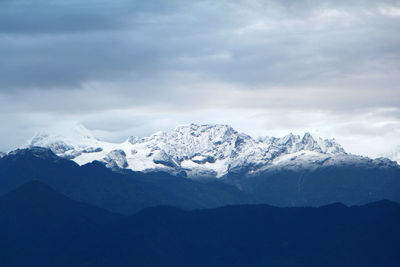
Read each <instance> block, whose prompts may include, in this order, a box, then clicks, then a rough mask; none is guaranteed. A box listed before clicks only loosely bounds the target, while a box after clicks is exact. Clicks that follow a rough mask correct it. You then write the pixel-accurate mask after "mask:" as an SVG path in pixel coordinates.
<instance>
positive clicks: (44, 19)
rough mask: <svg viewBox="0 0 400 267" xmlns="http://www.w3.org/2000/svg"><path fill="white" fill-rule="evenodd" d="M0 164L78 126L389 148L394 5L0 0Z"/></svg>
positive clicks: (397, 44) (396, 137) (361, 149)
mask: <svg viewBox="0 0 400 267" xmlns="http://www.w3.org/2000/svg"><path fill="white" fill-rule="evenodd" d="M0 122H1V124H0V151H1V150H3V151H6V150H9V149H12V148H15V147H17V146H20V145H22V144H24V143H25V142H26V140H27V139H28V138H30V137H31V136H32V135H33V134H34V133H35V132H37V131H39V130H42V129H46V128H54V127H67V126H68V125H71V124H74V123H81V124H83V125H84V126H86V127H87V128H89V129H91V130H93V131H94V133H95V135H96V136H97V137H99V138H100V139H104V140H109V141H122V140H124V139H126V138H127V137H128V136H130V135H138V136H147V135H150V134H151V133H153V132H155V131H158V130H165V131H167V130H170V129H173V128H174V127H175V126H177V125H180V124H186V123H191V122H194V123H223V124H230V125H231V126H233V127H234V128H235V129H237V130H239V131H242V132H245V133H248V134H250V135H253V136H259V135H274V136H283V135H285V134H287V133H289V132H293V133H298V134H301V133H304V132H305V131H309V132H311V133H312V134H315V135H318V136H321V137H326V138H332V137H335V138H336V139H337V140H338V141H339V142H340V143H341V144H342V145H343V147H344V148H345V149H346V150H347V151H349V152H352V153H356V154H362V155H368V156H373V157H374V156H377V155H380V154H382V153H387V152H390V151H392V150H393V149H395V148H396V146H400V1H390V0H387V1H383V0H382V1H379V0H370V1H368V0H364V1H361V0H360V1H358V0H330V1H329V0H328V1H323V0H315V1H312V0H296V1H290V0H280V1H279V0H270V1H259V0H246V1H223V0H218V1H212V0H210V1H188V0H182V1H178V0H177V1H171V0H168V1H162V0H157V1H152V0H146V1H132V0H129V1H128V0H127V1H123V0H112V1H111V0H109V1H106V0H85V1H82V0H79V1H78V0H35V1H29V0H1V1H0Z"/></svg>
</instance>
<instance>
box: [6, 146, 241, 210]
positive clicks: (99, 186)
mask: <svg viewBox="0 0 400 267" xmlns="http://www.w3.org/2000/svg"><path fill="white" fill-rule="evenodd" d="M33 179H36V180H40V181H43V182H45V183H47V184H49V185H50V186H52V187H53V188H54V189H55V190H57V191H58V192H61V193H63V194H66V195H67V196H69V197H71V198H73V199H75V200H79V201H83V202H86V203H90V204H93V205H96V206H99V207H103V208H106V209H109V210H112V211H116V212H122V213H132V212H135V211H138V210H140V209H143V208H145V207H151V206H155V205H173V206H178V207H185V208H204V207H218V206H222V205H227V204H234V203H236V204H237V203H246V202H248V201H247V197H246V196H245V193H244V192H241V191H240V190H239V189H237V188H236V187H234V186H232V185H228V184H226V183H223V182H222V181H218V180H214V179H213V180H207V181H196V180H191V179H187V178H183V177H177V176H172V175H169V174H167V173H157V172H152V173H140V172H132V171H130V170H126V171H125V172H124V173H118V172H113V171H112V170H111V169H109V168H106V167H105V166H104V165H103V163H100V162H97V161H95V162H93V163H89V164H86V165H83V166H79V165H78V164H76V163H75V162H73V161H71V160H68V159H65V158H61V157H58V156H57V155H55V154H54V153H53V152H52V151H51V150H50V149H47V148H41V147H32V148H30V149H18V150H15V151H12V152H10V153H8V155H7V156H5V157H3V158H0V193H5V192H8V191H10V190H12V189H15V188H16V187H18V186H19V185H21V184H23V183H25V182H27V181H30V180H33Z"/></svg>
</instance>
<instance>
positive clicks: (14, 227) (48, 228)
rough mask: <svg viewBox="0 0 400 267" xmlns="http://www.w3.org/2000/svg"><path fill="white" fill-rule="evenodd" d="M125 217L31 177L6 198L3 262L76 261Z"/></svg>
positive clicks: (1, 214)
mask: <svg viewBox="0 0 400 267" xmlns="http://www.w3.org/2000/svg"><path fill="white" fill-rule="evenodd" d="M121 218H122V217H121V216H120V215H117V214H113V213H110V212H108V211H106V210H103V209H99V208H96V207H92V206H89V205H87V204H83V203H80V202H75V201H73V200H71V199H69V198H67V197H65V196H63V195H60V194H59V193H57V192H55V191H54V190H53V189H51V188H50V187H49V186H47V185H45V184H43V183H41V182H39V181H31V182H29V183H27V184H24V185H22V186H21V187H19V188H17V189H16V190H14V191H12V192H10V193H8V194H6V195H5V196H2V197H0V236H1V238H0V255H1V256H0V265H1V266H32V267H33V266H68V265H69V266H74V263H75V262H76V261H77V260H78V261H82V260H83V256H84V255H85V253H87V250H88V248H87V247H88V246H90V243H91V240H92V239H94V238H96V236H98V234H99V232H100V231H101V230H103V229H104V228H105V227H106V226H108V225H110V224H112V223H115V222H117V221H119V220H120V219H121Z"/></svg>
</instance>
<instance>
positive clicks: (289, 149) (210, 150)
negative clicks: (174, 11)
mask: <svg viewBox="0 0 400 267" xmlns="http://www.w3.org/2000/svg"><path fill="white" fill-rule="evenodd" d="M71 132H72V134H71V135H69V134H67V133H66V134H65V135H60V134H57V135H55V134H47V133H41V134H38V135H36V136H35V137H34V138H32V140H31V142H30V146H35V147H37V146H39V147H46V148H50V149H51V150H52V151H53V152H54V153H55V154H57V155H58V156H61V157H64V158H68V159H72V160H73V161H75V162H77V163H78V164H80V165H83V164H86V163H89V162H93V161H95V160H97V161H102V162H104V163H105V164H106V165H107V167H110V168H122V169H131V170H134V171H144V172H149V171H165V172H169V173H172V174H180V175H184V176H188V177H217V178H219V177H223V176H225V175H227V174H229V173H241V174H246V175H254V174H257V173H259V172H263V171H266V170H270V169H276V168H291V169H296V168H311V169H312V168H316V167H320V166H322V165H323V166H329V165H332V164H338V163H348V162H351V163H354V162H358V163H360V162H363V161H366V160H369V161H370V159H368V158H364V157H360V156H355V155H351V154H347V153H346V152H345V151H344V149H343V148H342V147H341V146H340V145H339V144H338V143H337V142H336V141H335V140H334V139H325V140H324V139H321V138H318V137H314V136H312V135H311V134H310V133H306V134H304V136H299V135H294V134H288V135H286V136H284V137H282V138H276V137H269V136H267V137H260V138H258V139H255V138H253V137H251V136H249V135H247V134H244V133H240V132H238V131H236V130H235V129H233V128H232V127H230V126H228V125H222V124H215V125H212V124H203V125H199V124H190V125H184V126H179V127H176V128H175V129H174V130H172V131H170V132H157V133H155V134H153V135H151V136H149V137H144V138H141V137H136V136H131V137H129V138H128V139H127V140H126V141H125V142H123V143H109V142H104V141H100V140H98V139H96V138H95V137H94V136H93V135H92V134H91V133H90V131H88V130H87V129H83V128H82V127H79V129H78V130H76V131H71ZM380 164H381V163H380Z"/></svg>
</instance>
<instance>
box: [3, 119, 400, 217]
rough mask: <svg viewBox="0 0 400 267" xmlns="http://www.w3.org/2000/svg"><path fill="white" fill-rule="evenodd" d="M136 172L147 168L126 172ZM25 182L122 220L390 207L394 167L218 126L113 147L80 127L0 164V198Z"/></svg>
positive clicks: (326, 143) (399, 197) (397, 169)
mask: <svg viewBox="0 0 400 267" xmlns="http://www.w3.org/2000/svg"><path fill="white" fill-rule="evenodd" d="M189 162H191V163H190V164H191V165H190V164H189ZM140 164H143V166H147V167H143V166H142V167H141V168H139V170H135V168H134V167H135V166H139V165H140ZM34 179H36V180H40V181H42V182H44V183H46V184H48V185H50V186H51V187H52V188H54V189H55V190H56V191H57V192H60V193H62V194H65V195H67V196H68V197H70V198H72V199H74V200H77V201H81V202H85V203H89V204H92V205H95V206H97V207H100V208H105V209H107V210H110V211H113V212H118V213H123V214H131V213H134V212H137V211H140V210H142V209H143V208H147V207H153V206H157V205H170V206H175V207H180V208H185V209H198V208H215V207H220V206H225V205H233V204H260V203H265V204H270V205H274V206H280V207H296V206H314V207H318V206H322V205H327V204H330V203H334V202H341V203H344V204H346V205H362V204H366V203H369V202H373V201H379V200H382V199H388V200H392V201H397V202H400V166H399V165H398V164H397V163H396V162H393V161H390V160H388V159H385V158H379V159H370V158H366V157H361V156H356V155H352V154H348V153H346V152H345V151H344V150H343V148H341V147H340V145H338V144H337V142H335V141H334V140H322V139H320V138H316V137H312V136H311V135H310V134H305V135H304V136H303V137H300V136H296V135H288V136H286V137H284V138H273V137H264V138H259V139H257V140H256V139H253V138H252V137H250V136H248V135H245V134H241V133H238V132H237V131H235V130H233V129H232V128H231V127H229V126H226V125H195V124H191V125H188V126H181V127H177V128H176V129H175V130H174V131H172V132H169V133H156V134H154V135H152V136H151V137H148V138H137V137H131V138H128V140H127V141H126V142H123V143H122V144H113V143H107V142H103V141H99V140H97V139H96V138H94V137H93V135H92V134H91V133H90V132H89V131H87V130H86V129H84V128H82V127H77V128H75V129H73V131H71V132H65V133H64V135H54V134H53V135H51V134H44V133H41V134H38V135H36V136H35V137H34V138H33V139H32V140H31V141H30V143H29V145H28V146H27V147H26V148H20V149H16V150H14V151H11V152H9V153H7V154H5V155H3V156H2V157H0V194H1V193H7V192H9V191H11V190H13V189H15V188H17V187H18V186H20V185H22V184H24V183H26V182H28V181H31V180H34Z"/></svg>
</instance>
